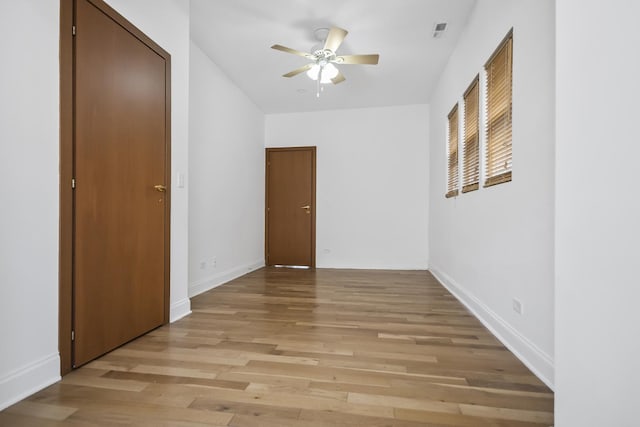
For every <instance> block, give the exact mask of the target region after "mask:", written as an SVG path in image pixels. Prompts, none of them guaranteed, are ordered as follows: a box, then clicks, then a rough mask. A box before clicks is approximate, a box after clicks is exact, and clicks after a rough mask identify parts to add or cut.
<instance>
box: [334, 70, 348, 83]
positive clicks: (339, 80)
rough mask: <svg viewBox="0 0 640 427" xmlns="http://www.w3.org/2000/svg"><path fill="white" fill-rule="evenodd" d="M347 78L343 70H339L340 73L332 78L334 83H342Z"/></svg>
mask: <svg viewBox="0 0 640 427" xmlns="http://www.w3.org/2000/svg"><path fill="white" fill-rule="evenodd" d="M345 80H346V79H345V78H344V74H342V72H340V71H338V75H337V76H335V77H334V78H332V79H331V82H332V83H333V84H334V85H337V84H338V83H342V82H343V81H345Z"/></svg>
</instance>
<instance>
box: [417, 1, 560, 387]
mask: <svg viewBox="0 0 640 427" xmlns="http://www.w3.org/2000/svg"><path fill="white" fill-rule="evenodd" d="M512 27H513V28H514V36H513V38H514V48H513V49H514V53H513V58H514V59H513V61H514V62H513V181H512V182H510V183H506V184H501V185H497V186H494V187H490V188H480V189H479V190H478V191H474V192H471V193H466V194H461V195H460V196H458V197H457V198H451V199H445V197H444V195H445V193H446V163H447V160H446V144H447V139H446V138H447V135H446V127H447V114H448V113H449V111H450V110H451V108H452V107H453V106H454V105H455V103H456V102H461V98H462V94H463V93H464V91H465V89H466V88H467V87H468V85H469V84H470V83H471V81H472V80H473V78H474V77H475V76H476V75H477V74H478V73H479V72H480V71H481V70H482V68H483V66H484V63H485V62H486V60H487V59H488V58H489V56H490V55H491V54H492V53H493V51H494V50H495V48H496V47H497V46H498V45H499V43H500V42H501V41H502V39H503V38H504V36H505V35H506V34H507V32H508V31H509V29H510V28H512ZM554 43H555V40H554V9H553V2H552V1H551V0H517V1H516V0H479V1H478V2H477V4H476V7H475V9H474V11H473V13H472V15H471V17H470V18H469V22H468V25H467V28H466V29H465V31H464V33H463V34H462V35H461V37H460V39H459V41H458V45H457V47H456V49H455V51H454V53H453V54H452V55H451V58H450V60H449V63H448V65H447V67H446V69H445V70H444V72H443V74H442V77H441V78H440V81H439V83H438V86H437V89H436V91H435V93H434V94H433V97H432V102H431V137H430V143H431V164H430V172H431V187H430V223H429V236H430V247H429V251H430V269H431V271H432V272H433V273H434V274H435V275H436V276H437V277H438V279H439V280H440V281H441V282H442V283H443V284H445V285H446V286H447V287H448V288H449V289H450V290H451V291H452V292H453V293H454V294H456V296H458V298H459V299H461V300H462V301H463V302H464V303H465V304H466V305H467V306H468V307H469V308H471V309H472V311H474V313H475V314H476V315H477V316H478V317H479V318H480V319H481V320H482V321H483V322H484V323H485V324H486V325H487V326H489V328H490V329H492V330H493V332H494V333H495V334H496V335H498V336H499V337H500V338H501V339H502V340H503V341H504V342H505V344H507V346H508V347H510V348H511V349H512V351H514V352H515V353H516V354H517V355H519V357H521V359H523V360H524V361H525V363H526V364H528V366H529V367H530V368H532V369H533V370H534V372H535V373H536V374H537V375H538V376H539V377H540V378H541V379H543V380H544V381H545V382H546V383H547V384H549V385H552V383H553V354H554V348H553V344H554V342H553V338H554V329H553V328H554V319H553V316H554V284H553V280H554V277H553V274H554V263H553V232H554V225H553V214H554V102H555V94H554ZM481 80H482V79H481ZM460 105H462V103H460ZM483 139H484V136H483ZM513 298H517V299H518V300H520V301H521V302H522V305H523V308H524V311H523V313H522V315H518V314H516V313H515V312H514V310H513V309H512V299H513Z"/></svg>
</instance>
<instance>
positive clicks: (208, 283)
mask: <svg viewBox="0 0 640 427" xmlns="http://www.w3.org/2000/svg"><path fill="white" fill-rule="evenodd" d="M262 267H264V260H260V261H255V262H252V263H250V264H245V265H241V266H239V267H236V268H233V269H231V270H227V271H224V272H222V273H219V274H216V275H214V276H209V277H206V278H204V279H201V280H198V281H197V282H194V283H191V284H190V285H189V297H190V298H192V297H195V296H196V295H200V294H201V293H203V292H206V291H208V290H210V289H213V288H216V287H218V286H220V285H223V284H225V283H227V282H229V281H231V280H233V279H237V278H238V277H240V276H244V275H245V274H247V273H250V272H252V271H255V270H257V269H259V268H262Z"/></svg>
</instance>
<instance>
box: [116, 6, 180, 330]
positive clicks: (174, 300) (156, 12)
mask: <svg viewBox="0 0 640 427" xmlns="http://www.w3.org/2000/svg"><path fill="white" fill-rule="evenodd" d="M107 3H109V4H110V5H111V6H112V7H113V8H114V9H115V10H117V11H118V12H119V13H120V14H121V15H122V16H124V17H125V18H127V19H128V20H129V21H131V22H132V23H133V24H134V25H135V26H136V27H138V28H139V29H140V30H141V31H142V32H143V33H145V34H146V35H147V36H149V37H150V38H151V39H152V40H153V41H155V42H156V43H158V44H159V45H160V46H161V47H162V48H163V49H164V50H166V51H167V52H169V53H170V54H171V172H172V183H171V185H172V187H171V189H172V192H171V313H170V317H171V321H175V320H177V319H179V318H181V317H183V316H185V315H187V314H189V313H190V312H191V303H190V302H189V297H188V283H189V271H188V263H189V225H188V221H189V214H188V209H189V199H188V195H189V193H188V190H187V186H188V162H189V0H107ZM178 174H184V175H185V181H186V183H187V186H185V187H184V188H179V187H178V185H177V176H178Z"/></svg>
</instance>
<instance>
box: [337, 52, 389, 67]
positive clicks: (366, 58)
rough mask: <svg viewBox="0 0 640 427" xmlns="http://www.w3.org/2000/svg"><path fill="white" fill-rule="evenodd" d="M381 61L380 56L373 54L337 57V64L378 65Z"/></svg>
mask: <svg viewBox="0 0 640 427" xmlns="http://www.w3.org/2000/svg"><path fill="white" fill-rule="evenodd" d="M379 59H380V55H378V54H377V53H376V54H372V55H343V56H337V57H336V60H335V62H337V63H338V64H372V65H376V64H377V63H378V60H379Z"/></svg>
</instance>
